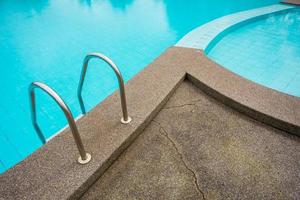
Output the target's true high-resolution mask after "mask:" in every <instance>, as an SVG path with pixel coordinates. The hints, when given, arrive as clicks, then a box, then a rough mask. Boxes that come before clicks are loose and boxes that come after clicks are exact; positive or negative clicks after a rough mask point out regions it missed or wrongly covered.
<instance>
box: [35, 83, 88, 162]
mask: <svg viewBox="0 0 300 200" xmlns="http://www.w3.org/2000/svg"><path fill="white" fill-rule="evenodd" d="M35 88H40V89H41V90H43V91H44V92H46V93H47V94H48V95H49V96H50V97H51V98H52V99H53V100H54V101H55V102H56V103H57V104H58V105H59V107H60V108H61V110H62V111H63V112H64V114H65V116H66V118H67V120H68V123H69V126H70V129H71V132H72V135H73V137H74V140H75V143H76V145H77V148H78V151H79V154H80V157H79V158H78V162H79V163H80V164H86V163H88V162H89V161H90V160H91V155H90V154H89V153H86V151H85V149H84V146H83V143H82V140H81V137H80V135H79V132H78V129H77V126H76V123H75V120H74V117H73V115H72V113H71V111H70V109H69V107H68V106H67V105H66V104H65V102H64V101H63V100H62V99H61V98H60V96H59V95H58V94H57V93H56V92H55V91H54V90H52V89H51V88H50V87H49V86H47V85H46V84H44V83H40V82H33V83H31V84H30V86H29V96H30V102H31V119H32V124H33V126H34V128H35V130H36V132H37V134H38V136H39V137H40V139H41V141H42V142H43V143H44V144H45V143H46V142H47V141H46V138H45V137H44V135H43V133H42V131H41V129H40V127H39V126H38V124H37V117H36V106H35V105H36V103H35V92H34V91H35Z"/></svg>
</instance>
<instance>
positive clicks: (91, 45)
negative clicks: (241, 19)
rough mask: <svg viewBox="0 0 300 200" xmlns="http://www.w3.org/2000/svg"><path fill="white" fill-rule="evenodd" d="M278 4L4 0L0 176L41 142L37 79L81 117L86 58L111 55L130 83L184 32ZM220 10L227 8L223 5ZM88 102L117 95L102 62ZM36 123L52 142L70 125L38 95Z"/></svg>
mask: <svg viewBox="0 0 300 200" xmlns="http://www.w3.org/2000/svg"><path fill="white" fill-rule="evenodd" d="M277 2H278V0H260V1H259V0H247V1H240V2H239V3H236V1H235V0H221V1H220V0H194V1H189V3H187V2H186V1H185V0H161V1H157V0H110V1H109V0H98V1H91V0H77V1H74V0H64V1H61V0H39V1H37V0H27V1H23V0H3V1H0V10H1V14H0V24H1V28H0V56H1V60H0V66H1V68H0V76H1V79H0V80H1V85H2V87H0V92H1V94H2V95H1V100H0V101H1V104H0V110H1V111H2V115H1V124H0V172H4V171H5V170H7V169H8V168H10V167H11V166H13V165H15V164H16V163H17V162H19V161H21V160H22V159H24V158H25V157H27V156H28V155H30V154H31V153H32V152H34V151H35V150H36V149H37V148H39V147H40V146H41V145H42V143H41V141H40V140H39V138H38V136H37V135H36V133H35V131H34V129H33V127H32V125H31V121H30V120H31V119H30V112H29V111H30V109H29V100H28V94H27V92H28V91H27V89H28V85H29V84H30V83H31V82H32V81H42V82H44V83H47V84H48V85H49V86H51V87H53V88H54V89H55V90H56V91H57V92H58V93H59V94H60V95H61V97H62V98H63V99H64V100H65V101H66V102H67V104H68V105H69V106H70V108H71V110H72V112H73V114H74V116H79V115H80V107H79V103H78V101H77V98H76V89H77V84H78V81H79V75H80V70H81V67H82V66H81V65H82V61H83V58H84V56H85V55H86V54H87V53H89V52H94V51H96V52H101V53H104V54H106V55H107V56H109V57H110V58H111V59H112V60H113V61H114V62H115V63H116V64H117V65H118V66H119V68H120V70H121V72H122V74H123V77H124V78H125V80H126V81H127V80H129V79H130V78H132V77H133V76H134V75H135V74H137V73H138V72H139V71H140V70H142V69H143V68H144V67H145V66H146V65H147V64H149V63H150V62H151V61H152V60H153V59H154V58H156V57H157V56H159V54H160V53H162V52H163V51H164V50H165V49H166V48H168V47H169V46H172V45H174V44H175V43H176V42H177V41H178V40H179V39H180V38H181V37H183V36H184V35H185V34H186V33H187V32H189V31H190V30H192V29H194V28H195V27H198V26H200V25H202V24H204V23H206V22H208V21H211V20H213V19H215V18H218V17H220V16H223V15H227V14H230V13H233V12H237V11H241V10H246V9H251V8H256V7H260V6H265V5H270V4H274V3H277ZM220 5H222V6H220ZM91 64H92V65H93V66H94V67H90V68H89V71H88V74H87V82H86V84H85V86H84V90H83V96H84V99H85V103H86V106H87V109H88V110H90V109H92V108H93V107H94V106H95V105H97V104H98V103H99V102H101V101H102V100H103V99H105V98H106V97H107V96H108V95H110V94H111V93H112V92H114V91H115V90H116V89H117V81H116V80H115V77H114V74H113V72H112V71H111V70H110V69H109V68H105V67H103V66H102V65H103V63H101V62H99V61H92V62H91ZM37 104H38V121H39V124H40V126H41V128H42V129H43V132H44V133H45V134H46V137H47V138H50V137H51V136H52V135H53V134H54V133H56V132H57V131H59V130H60V129H61V128H63V127H64V126H65V125H66V121H65V118H64V116H63V113H62V112H61V111H60V110H59V108H58V107H57V105H56V104H55V103H54V102H53V101H51V100H50V99H49V97H48V96H46V95H44V94H42V93H39V92H38V91H37Z"/></svg>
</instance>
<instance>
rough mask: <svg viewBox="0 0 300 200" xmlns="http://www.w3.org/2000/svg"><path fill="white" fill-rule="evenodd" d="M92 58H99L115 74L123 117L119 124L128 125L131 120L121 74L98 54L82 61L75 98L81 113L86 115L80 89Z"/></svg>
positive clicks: (110, 61) (106, 59)
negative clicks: (76, 97)
mask: <svg viewBox="0 0 300 200" xmlns="http://www.w3.org/2000/svg"><path fill="white" fill-rule="evenodd" d="M92 58H99V59H101V60H103V61H105V62H106V63H107V64H108V65H109V66H110V67H111V68H112V69H113V71H114V72H115V74H116V76H117V78H118V83H119V88H120V97H121V106H122V112H123V117H122V119H121V122H122V123H123V124H128V123H130V121H131V118H130V117H129V116H128V112H127V104H126V95H125V86H124V81H123V77H122V74H121V72H120V70H119V69H118V67H117V66H116V65H115V64H114V63H113V61H112V60H110V59H109V58H108V57H106V56H105V55H103V54H100V53H90V54H88V55H87V56H86V57H85V58H84V61H83V67H82V71H81V75H80V81H79V85H78V89H77V96H78V100H79V103H80V107H81V111H82V113H83V114H86V110H85V106H84V103H83V99H82V95H81V94H82V87H83V83H84V79H85V75H86V71H87V68H88V65H89V61H90V60H91V59H92Z"/></svg>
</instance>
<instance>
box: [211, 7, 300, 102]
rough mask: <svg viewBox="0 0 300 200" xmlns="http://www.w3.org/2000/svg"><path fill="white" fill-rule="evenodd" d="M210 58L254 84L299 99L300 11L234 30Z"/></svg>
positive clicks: (282, 14)
mask: <svg viewBox="0 0 300 200" xmlns="http://www.w3.org/2000/svg"><path fill="white" fill-rule="evenodd" d="M208 56H209V57H210V58H211V59H213V60H215V61H216V62H217V63H219V64H221V65H223V66H224V67H226V68H227V69H229V70H231V71H233V72H234V73H237V74H239V75H241V76H243V77H246V78H248V79H250V80H252V81H254V82H257V83H259V84H262V85H265V86H267V87H270V88H273V89H275V90H278V91H281V92H284V93H287V94H290V95H293V96H298V97H300V9H294V10H291V11H289V12H288V13H281V14H273V15H269V16H268V17H266V18H262V19H258V20H257V21H255V22H250V23H248V24H247V25H245V26H242V27H240V28H237V29H235V30H234V31H232V32H230V33H229V34H227V35H226V36H225V37H224V38H222V39H221V40H220V41H219V42H218V43H217V44H216V45H215V46H214V47H213V49H211V50H210V51H209V52H208Z"/></svg>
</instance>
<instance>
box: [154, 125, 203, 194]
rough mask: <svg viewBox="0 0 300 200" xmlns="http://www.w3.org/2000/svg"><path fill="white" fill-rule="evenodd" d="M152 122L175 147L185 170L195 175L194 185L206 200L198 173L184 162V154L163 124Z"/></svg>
mask: <svg viewBox="0 0 300 200" xmlns="http://www.w3.org/2000/svg"><path fill="white" fill-rule="evenodd" d="M152 122H154V123H156V124H157V125H158V126H159V132H160V133H161V134H162V135H163V136H165V138H167V140H169V142H170V143H171V144H172V146H173V147H174V149H175V150H176V152H177V154H178V155H179V158H180V160H181V161H182V163H183V165H184V166H185V168H186V169H187V170H188V171H189V172H191V173H192V174H193V178H194V183H195V185H196V188H197V191H198V192H199V194H200V195H201V196H202V198H203V199H204V200H205V199H206V198H205V195H204V192H203V191H202V190H201V189H200V186H199V184H198V179H197V175H196V173H195V172H194V171H193V170H192V169H191V168H190V167H189V166H188V164H187V163H186V162H185V161H184V158H183V155H182V153H180V151H179V149H178V148H177V146H176V143H175V142H174V141H173V140H172V139H171V138H170V137H169V134H168V132H167V131H166V130H165V129H164V127H163V126H162V125H161V123H159V122H157V121H155V120H152Z"/></svg>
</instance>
